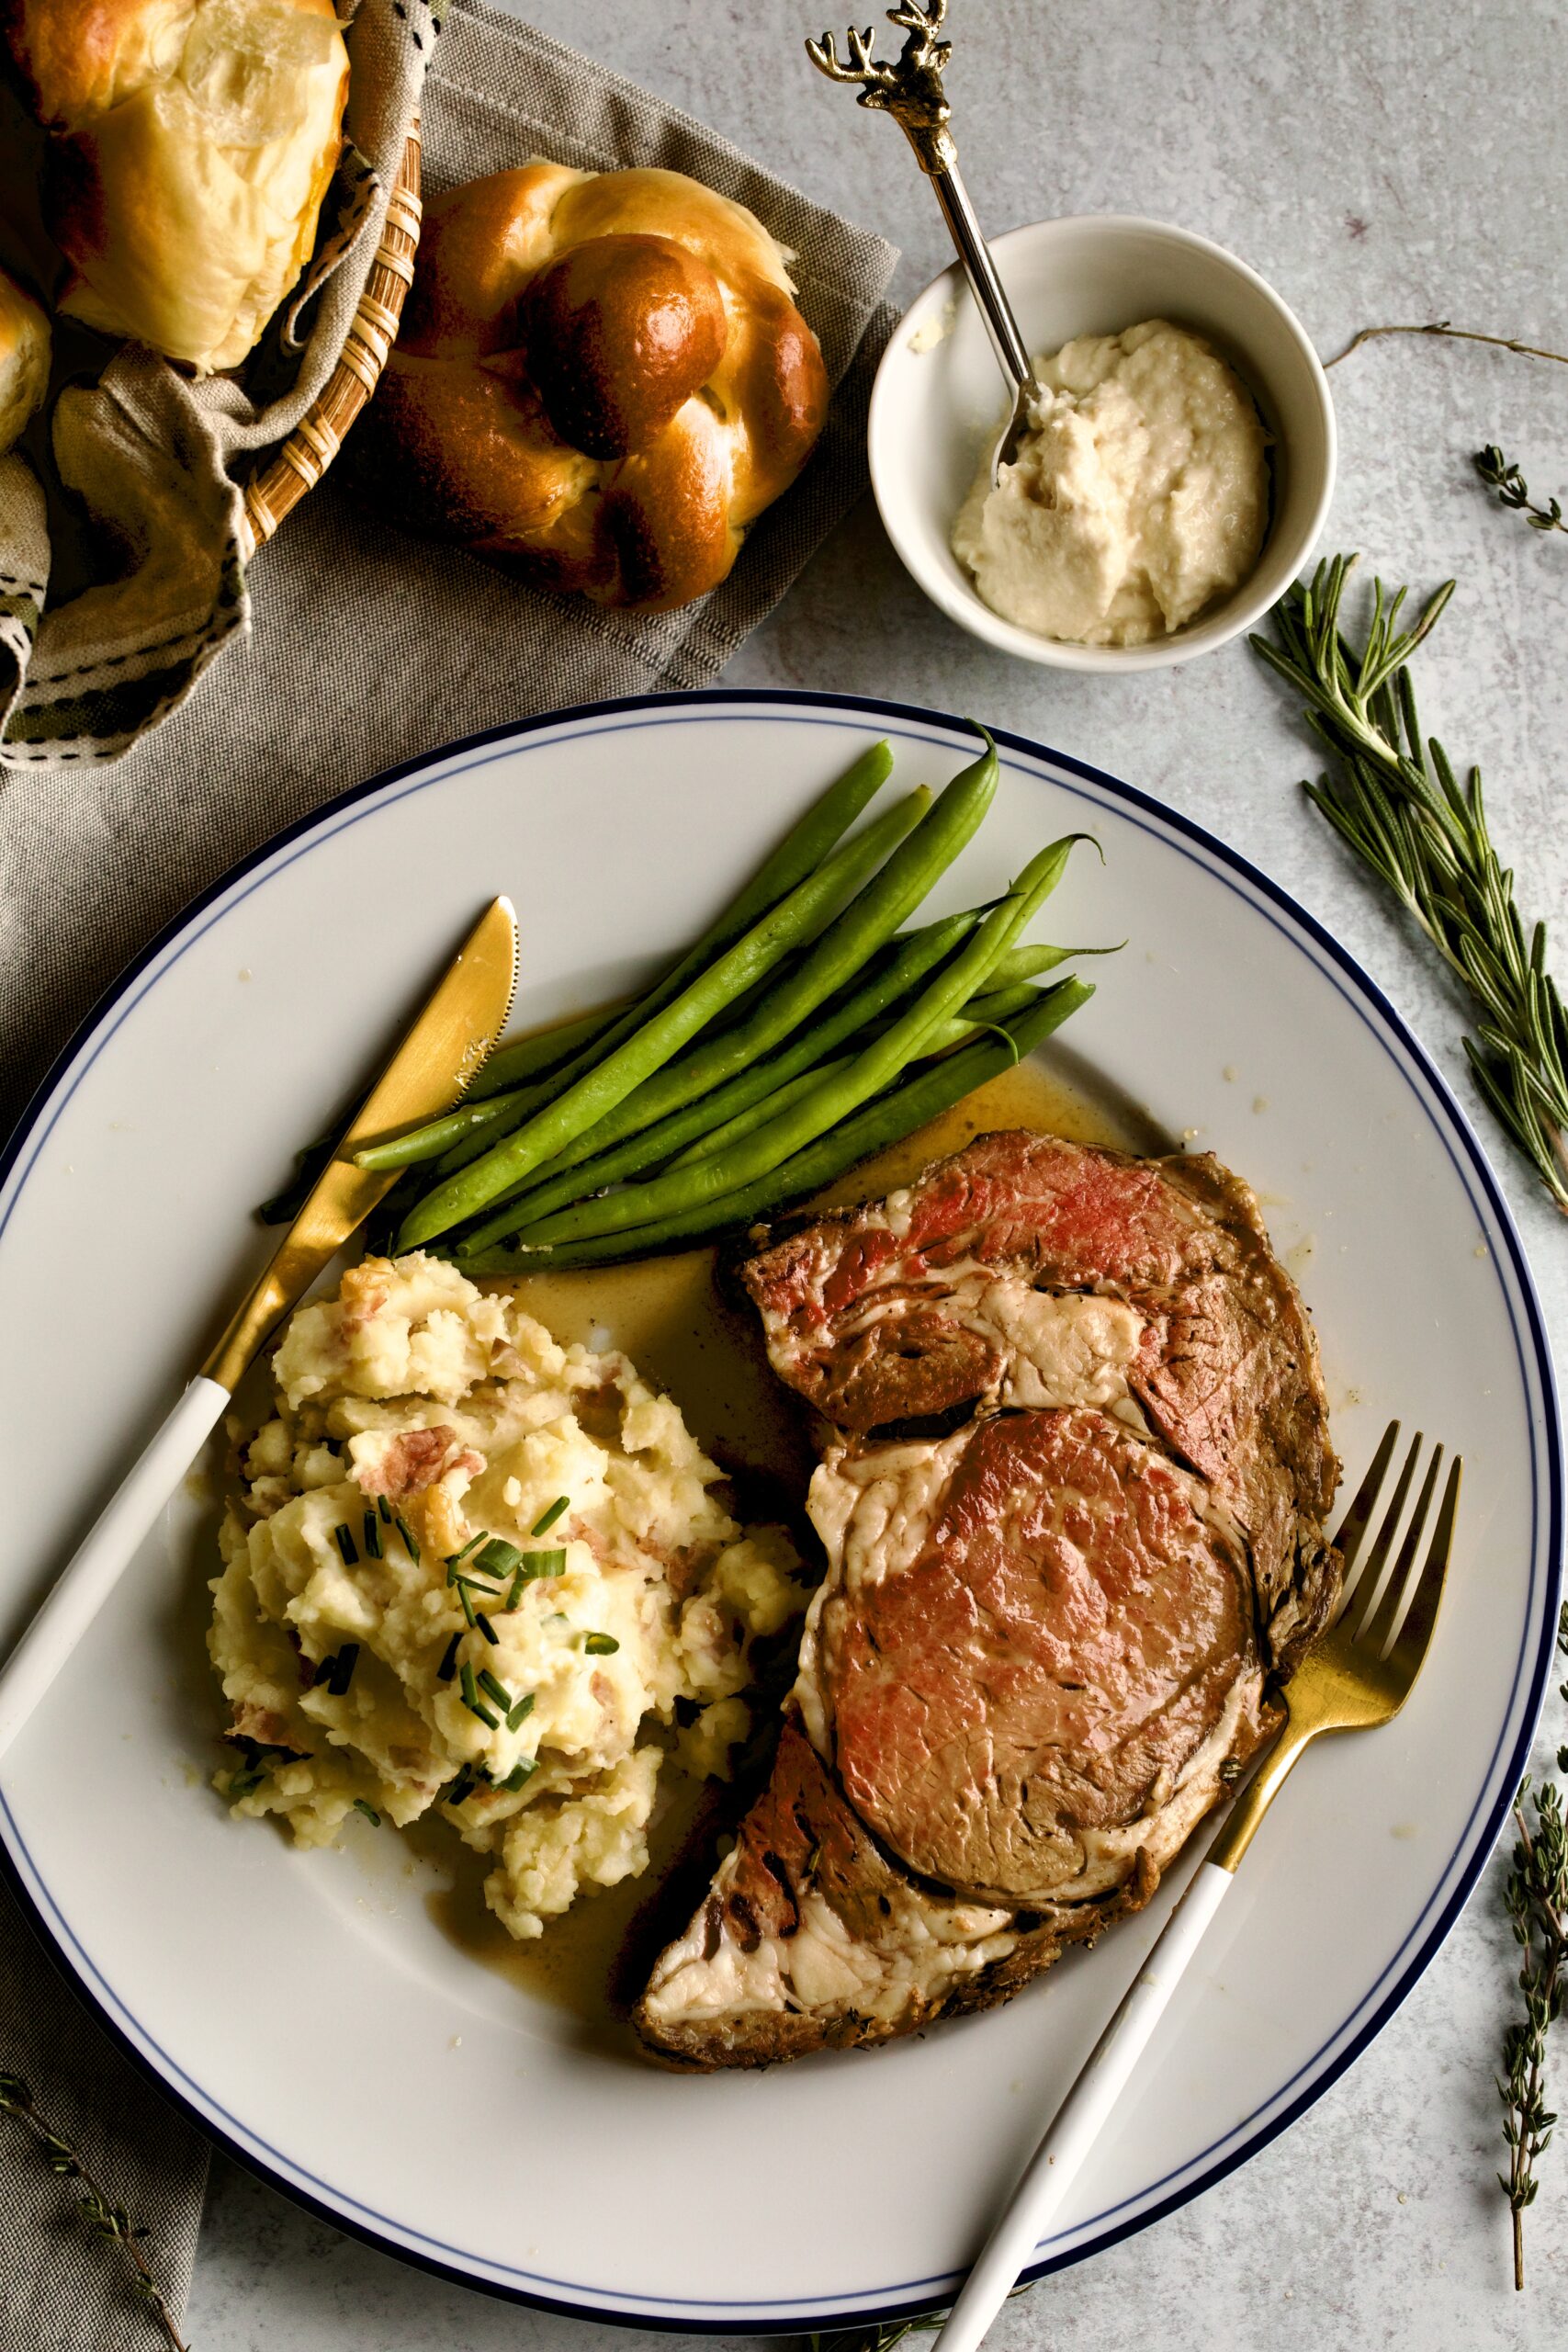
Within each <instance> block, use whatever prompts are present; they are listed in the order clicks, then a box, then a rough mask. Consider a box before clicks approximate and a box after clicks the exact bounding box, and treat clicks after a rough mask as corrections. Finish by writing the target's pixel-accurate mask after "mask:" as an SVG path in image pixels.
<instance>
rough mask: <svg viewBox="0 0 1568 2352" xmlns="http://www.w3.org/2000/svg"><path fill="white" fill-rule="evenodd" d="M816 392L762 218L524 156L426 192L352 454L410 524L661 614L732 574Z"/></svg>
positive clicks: (792, 458) (808, 340)
mask: <svg viewBox="0 0 1568 2352" xmlns="http://www.w3.org/2000/svg"><path fill="white" fill-rule="evenodd" d="M827 402H828V383H827V374H826V370H825V369H824V368H823V365H822V355H821V353H820V351H819V349H818V344H817V338H816V336H815V335H814V334H812V332H811V330H810V328H809V327H808V326H807V323H806V322H805V320H804V319H803V318H802V317H801V315H800V312H799V311H797V310H796V308H795V302H794V300H793V299H792V291H791V288H790V282H789V278H788V276H787V274H786V272H785V269H784V258H783V256H782V255H781V254H780V252H779V249H778V247H777V246H776V245H775V244H774V243H773V239H772V238H771V237H770V236H769V235H768V233H767V232H766V231H765V230H764V229H763V228H762V226H761V222H760V221H758V220H755V219H753V217H752V215H751V214H750V213H749V212H747V211H745V210H744V209H742V208H741V207H740V206H739V205H737V204H732V203H730V202H729V201H728V198H724V197H720V196H716V194H715V193H714V191H713V190H712V189H711V188H705V187H702V186H701V185H700V184H699V183H698V182H697V181H695V180H691V179H687V178H686V177H685V176H684V175H682V174H681V173H678V172H663V171H627V172H604V173H591V172H578V171H573V170H571V169H570V168H569V167H568V166H566V165H564V164H547V163H533V164H525V165H524V166H523V167H522V168H521V169H520V170H517V171H512V172H497V173H494V174H492V175H491V176H490V177H489V178H486V179H482V180H475V181H473V182H471V183H470V184H469V185H468V187H459V188H455V189H453V190H451V191H450V192H449V193H448V194H446V195H445V196H440V197H436V198H434V199H433V200H432V202H431V203H430V205H429V207H428V208H427V211H426V216H425V225H424V232H423V238H422V241H421V244H420V254H419V261H418V264H417V266H416V270H415V276H414V282H413V286H412V289H411V292H410V295H409V301H408V307H407V310H406V311H405V313H404V320H403V331H402V334H401V337H400V341H399V343H398V344H397V345H396V347H395V348H394V350H393V352H392V356H391V359H390V361H389V365H388V367H387V369H386V371H385V373H384V374H383V376H382V379H381V383H380V386H379V388H378V391H377V394H376V397H375V399H374V400H373V401H372V402H371V404H370V406H369V409H368V410H367V413H366V416H365V417H364V419H363V420H362V421H361V424H360V425H359V428H358V430H357V432H356V433H355V437H354V440H353V442H352V443H351V444H350V447H349V463H350V469H351V472H352V473H353V475H354V477H355V479H356V480H357V481H358V482H359V483H360V485H361V487H362V488H363V489H364V490H365V491H366V492H367V493H368V494H370V495H372V496H374V498H375V500H376V503H377V505H378V508H379V509H380V511H382V512H383V513H389V514H390V515H391V516H392V518H393V519H394V520H395V521H398V522H400V523H402V524H403V525H404V526H406V527H407V528H409V529H412V530H416V531H420V532H423V533H424V534H426V535H427V536H430V537H437V538H444V539H448V540H452V541H456V542H457V544H458V545H460V546H465V547H468V548H472V549H473V550H474V552H476V553H477V554H481V555H484V556H487V557H489V558H491V560H495V561H497V562H499V563H501V564H502V565H503V566H504V568H506V569H507V570H509V571H516V572H517V573H519V574H520V575H521V576H522V577H524V578H525V579H528V580H530V581H532V582H534V583H535V584H536V585H538V586H543V587H547V588H553V589H558V590H565V591H577V592H581V593H582V594H586V595H589V596H591V597H592V598H594V599H595V600H596V601H597V602H599V603H601V604H606V605H636V606H638V607H640V608H642V609H644V610H652V611H660V610H667V609H669V608H671V607H672V606H674V605H684V604H688V603H690V602H691V600H692V599H693V598H694V597H695V596H700V595H703V594H705V593H706V591H707V590H708V589H710V588H713V587H715V586H716V584H717V583H718V582H719V581H720V580H722V579H723V578H724V577H725V575H726V573H727V572H728V570H729V568H730V566H731V564H732V563H733V562H734V560H735V558H736V555H737V554H738V552H739V548H740V544H741V540H742V538H743V537H744V534H745V531H746V528H747V526H748V525H749V524H750V523H751V522H752V521H754V520H755V518H756V516H757V515H760V514H761V512H762V510H763V508H764V507H766V506H768V505H770V504H771V503H772V502H773V500H774V499H775V498H776V497H778V495H779V494H780V492H782V491H784V490H785V489H787V488H788V486H789V484H790V483H791V482H792V481H794V480H795V475H796V474H797V473H798V472H799V470H800V469H801V467H802V466H803V465H804V463H805V462H806V459H807V456H808V455H809V453H810V450H811V447H812V445H813V443H814V442H815V440H816V438H817V435H818V432H819V431H820V429H821V425H822V421H823V418H824V416H825V414H826V411H827Z"/></svg>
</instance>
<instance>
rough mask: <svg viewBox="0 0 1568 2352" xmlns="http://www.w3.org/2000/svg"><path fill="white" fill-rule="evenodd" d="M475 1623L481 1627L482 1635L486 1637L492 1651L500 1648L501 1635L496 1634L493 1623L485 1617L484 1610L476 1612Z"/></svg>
mask: <svg viewBox="0 0 1568 2352" xmlns="http://www.w3.org/2000/svg"><path fill="white" fill-rule="evenodd" d="M474 1623H475V1624H476V1625H477V1626H478V1627H479V1631H480V1633H481V1634H483V1635H484V1637H485V1639H486V1641H487V1642H488V1643H489V1644H490V1645H491V1649H495V1648H496V1647H498V1646H499V1645H500V1641H501V1635H500V1634H498V1633H497V1632H496V1630H495V1627H494V1626H493V1625H492V1624H491V1622H490V1619H489V1618H488V1617H487V1616H486V1615H485V1613H484V1611H483V1610H482V1609H476V1610H475V1611H474Z"/></svg>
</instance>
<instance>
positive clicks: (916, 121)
mask: <svg viewBox="0 0 1568 2352" xmlns="http://www.w3.org/2000/svg"><path fill="white" fill-rule="evenodd" d="M946 14H947V0H928V5H927V6H924V7H922V6H919V0H906V5H905V6H901V7H897V8H890V9H889V10H888V11H887V16H888V21H889V22H890V23H892V24H895V25H897V26H898V27H899V28H900V29H901V31H902V32H903V33H904V35H905V40H904V46H903V49H902V51H900V53H899V56H898V60H897V63H896V64H887V63H886V62H884V63H880V64H879V63H877V62H874V59H873V57H872V53H871V52H872V36H871V34H870V32H869V31H867V32H857V31H856V30H855V28H854V27H853V26H851V28H850V29H849V31H848V32H847V33H846V35H845V37H844V40H845V47H846V48H847V50H848V51H849V54H848V57H847V58H840V55H839V52H838V49H837V46H836V44H835V42H834V39H833V36H832V34H831V33H824V34H823V36H822V38H821V40H808V41H807V44H806V53H807V56H808V57H809V58H810V60H811V62H812V63H813V65H815V66H816V68H817V70H818V73H820V74H826V75H827V76H828V79H829V81H830V82H847V83H851V84H858V85H860V96H859V99H858V101H857V103H858V104H859V105H861V106H863V107H870V108H871V109H872V110H873V112H874V113H878V114H890V115H891V116H892V118H893V119H894V121H895V122H896V123H897V125H898V127H899V129H900V130H902V131H903V133H904V135H905V137H906V138H907V139H908V141H909V144H910V146H911V147H912V148H913V149H914V151H915V156H916V160H917V161H918V162H919V166H920V169H921V171H922V172H924V174H925V175H926V177H927V178H928V179H929V180H930V182H931V187H932V190H933V192H934V194H935V196H936V200H937V202H938V203H939V204H940V205H941V207H942V219H943V220H945V221H946V222H947V227H948V233H949V235H950V236H951V237H952V239H953V244H954V246H955V247H956V249H957V253H958V258H959V260H960V261H961V262H962V263H963V265H964V276H965V277H966V278H967V279H968V281H969V287H970V291H971V292H972V293H973V295H974V297H975V300H976V302H977V304H978V305H979V310H980V316H981V318H982V319H983V320H984V321H985V322H986V331H987V334H989V336H990V338H991V347H992V349H993V350H994V351H995V353H996V355H997V364H998V367H999V368H1001V371H1002V373H1003V375H1004V376H1005V377H1006V378H1007V379H1008V382H1009V384H1010V386H1011V387H1012V390H1013V393H1014V403H1013V413H1012V415H1011V417H1010V419H1009V422H1008V424H1007V426H1006V428H1005V429H1004V431H1003V434H1002V437H1001V439H1000V441H999V442H998V445H997V450H996V455H995V457H994V458H993V459H992V463H991V472H992V478H993V480H994V479H995V477H996V473H997V469H998V467H1000V466H1002V465H1005V464H1010V462H1011V459H1012V457H1013V454H1014V451H1015V449H1016V446H1017V443H1018V440H1019V438H1020V435H1021V433H1022V432H1023V430H1024V429H1025V427H1026V426H1027V424H1028V423H1029V412H1030V406H1031V403H1032V402H1033V401H1037V400H1038V399H1039V397H1040V386H1039V384H1038V383H1037V382H1036V380H1035V376H1034V369H1033V367H1032V364H1031V362H1030V357H1029V346H1028V345H1027V344H1026V343H1025V342H1024V340H1023V337H1022V335H1021V334H1020V332H1019V325H1018V321H1017V320H1016V319H1015V318H1014V316H1013V314H1012V304H1011V303H1010V301H1009V300H1008V298H1007V292H1006V289H1005V288H1004V287H1003V285H1002V282H1001V279H1000V278H999V277H998V275H997V268H996V264H995V263H994V262H993V260H992V259H991V252H990V247H989V246H988V245H987V243H986V239H985V235H984V233H983V232H982V230H981V227H980V223H979V220H978V218H977V216H976V211H975V207H974V205H973V204H972V203H971V202H970V200H969V191H968V189H967V188H966V187H964V179H963V175H962V174H961V173H960V171H959V168H958V149H957V147H956V145H955V144H954V142H953V131H952V129H951V127H950V126H951V118H952V112H953V109H952V107H950V106H949V104H948V100H947V93H946V91H945V89H944V88H943V85H942V74H943V73H944V72H945V70H946V66H947V61H948V59H949V58H950V57H951V56H952V54H953V43H952V42H951V41H950V40H938V39H937V35H938V33H939V32H940V30H941V28H942V19H943V17H945V16H946Z"/></svg>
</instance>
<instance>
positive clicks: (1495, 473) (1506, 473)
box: [1473, 441, 1568, 531]
mask: <svg viewBox="0 0 1568 2352" xmlns="http://www.w3.org/2000/svg"><path fill="white" fill-rule="evenodd" d="M1473 462H1474V466H1475V470H1476V472H1477V473H1478V474H1479V475H1480V476H1481V479H1482V481H1483V482H1484V483H1485V484H1486V486H1487V488H1488V490H1495V492H1496V493H1497V500H1498V503H1499V504H1500V505H1503V506H1508V507H1512V508H1513V509H1514V510H1515V511H1516V512H1518V511H1520V510H1522V511H1523V513H1524V515H1525V516H1526V519H1527V520H1528V522H1529V526H1530V529H1531V530H1532V531H1568V523H1565V522H1564V521H1563V520H1562V505H1561V503H1560V502H1559V501H1558V500H1557V499H1555V498H1549V499H1548V500H1547V502H1546V504H1545V505H1544V506H1537V505H1535V504H1534V503H1532V502H1531V499H1530V494H1529V484H1528V482H1527V481H1525V478H1524V476H1523V474H1522V473H1521V472H1520V471H1519V469H1518V468H1517V466H1512V465H1510V464H1509V463H1508V460H1507V458H1505V457H1504V455H1503V452H1502V451H1501V449H1499V448H1498V447H1497V445H1496V443H1495V441H1489V442H1488V443H1487V445H1486V447H1485V448H1484V449H1478V450H1477V451H1476V453H1475V458H1474V460H1473Z"/></svg>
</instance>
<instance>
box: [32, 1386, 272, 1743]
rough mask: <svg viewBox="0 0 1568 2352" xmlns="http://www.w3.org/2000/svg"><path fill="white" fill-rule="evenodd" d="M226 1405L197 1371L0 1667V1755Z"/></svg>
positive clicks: (224, 1396) (220, 1390) (220, 1391)
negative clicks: (0, 1667)
mask: <svg viewBox="0 0 1568 2352" xmlns="http://www.w3.org/2000/svg"><path fill="white" fill-rule="evenodd" d="M230 1401H231V1399H230V1395H229V1391H228V1389H226V1388H224V1387H222V1386H221V1385H220V1384H219V1382H217V1381H216V1380H209V1379H208V1378H207V1376H206V1374H197V1378H196V1379H195V1380H193V1381H192V1382H191V1384H190V1386H189V1387H188V1388H187V1389H186V1392H185V1395H184V1396H183V1397H181V1398H180V1401H179V1403H178V1404H177V1405H176V1406H175V1408H174V1410H173V1412H172V1413H170V1415H169V1416H168V1419H166V1420H165V1421H164V1425H163V1427H162V1429H160V1430H159V1431H158V1433H157V1435H156V1437H154V1439H153V1440H152V1443H151V1445H149V1446H148V1448H147V1450H146V1452H145V1453H143V1454H142V1456H141V1460H140V1462H138V1464H136V1467H135V1469H134V1470H132V1472H131V1473H130V1476H129V1478H127V1479H126V1481H125V1483H124V1484H123V1486H121V1487H120V1488H119V1490H118V1493H117V1494H116V1495H115V1497H114V1498H113V1499H112V1501H110V1502H109V1503H108V1504H107V1507H106V1508H105V1510H103V1511H102V1512H101V1513H100V1515H99V1517H98V1519H97V1521H96V1523H95V1525H94V1527H93V1530H92V1532H91V1533H90V1534H89V1535H88V1537H87V1539H86V1541H85V1543H84V1544H83V1545H82V1547H81V1549H80V1551H79V1552H78V1553H77V1554H76V1556H75V1558H74V1559H73V1561H72V1562H71V1565H70V1566H69V1567H67V1568H66V1569H65V1571H64V1573H63V1574H62V1576H61V1577H60V1578H59V1580H58V1581H57V1583H56V1584H55V1586H54V1589H53V1590H52V1591H51V1593H50V1596H49V1598H48V1600H46V1601H45V1602H44V1604H43V1606H42V1608H41V1609H40V1610H39V1612H38V1615H37V1616H36V1617H35V1618H34V1619H33V1621H32V1623H31V1624H30V1625H29V1626H28V1630H27V1632H26V1633H25V1634H23V1635H22V1638H21V1640H20V1641H19V1642H18V1643H17V1646H16V1648H15V1649H14V1650H13V1651H12V1652H11V1655H10V1657H8V1658H7V1660H6V1665H5V1668H4V1669H3V1670H0V1756H4V1755H5V1753H6V1749H7V1748H8V1747H10V1745H11V1742H12V1741H13V1740H14V1739H15V1737H16V1736H17V1733H18V1732H19V1731H20V1730H21V1728H22V1725H23V1724H25V1723H26V1722H27V1720H28V1716H29V1715H30V1714H31V1713H32V1712H33V1709H34V1708H35V1707H36V1706H37V1705H38V1702H39V1700H40V1699H41V1698H42V1697H43V1695H44V1692H45V1691H47V1690H48V1689H49V1687H50V1684H51V1682H52V1681H53V1680H54V1678H55V1676H56V1675H57V1674H58V1673H59V1672H60V1669H61V1668H62V1666H63V1665H64V1664H65V1661H66V1659H67V1658H68V1657H70V1656H71V1653H72V1652H73V1649H74V1648H75V1647H76V1645H77V1643H78V1642H79V1641H80V1640H81V1638H82V1636H83V1634H85V1632H86V1630H87V1628H88V1626H89V1625H90V1624H91V1623H92V1622H93V1620H94V1618H95V1617H96V1615H97V1613H98V1611H99V1610H100V1609H101V1608H102V1607H103V1605H104V1602H105V1601H106V1600H107V1599H108V1597H109V1594H110V1593H111V1592H112V1591H113V1590H114V1588H115V1586H116V1585H117V1584H118V1581H119V1578H120V1574H121V1571H122V1570H123V1569H124V1567H125V1565H126V1563H127V1561H128V1560H129V1559H130V1555H131V1554H132V1553H133V1552H134V1551H135V1549H136V1547H137V1545H138V1544H140V1543H141V1540H142V1537H143V1536H144V1535H146V1534H147V1532H148V1531H149V1530H150V1529H151V1527H152V1522H153V1521H154V1520H155V1519H156V1518H157V1516H158V1513H159V1512H160V1511H161V1510H163V1508H164V1504H165V1503H166V1502H167V1500H168V1498H169V1497H170V1495H171V1494H172V1493H173V1492H174V1489H175V1487H176V1486H177V1485H178V1483H179V1480H180V1478H181V1476H182V1475H183V1474H184V1473H185V1472H186V1470H187V1469H188V1468H189V1467H190V1464H191V1463H192V1462H193V1460H194V1459H195V1457H196V1455H197V1452H198V1451H199V1449H200V1446H201V1442H202V1440H203V1439H204V1438H205V1437H207V1436H208V1434H209V1431H210V1430H212V1429H213V1427H214V1426H215V1424H216V1423H217V1420H218V1419H219V1416H220V1414H221V1413H222V1411H223V1409H224V1408H225V1406H227V1405H228V1404H229V1403H230Z"/></svg>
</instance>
